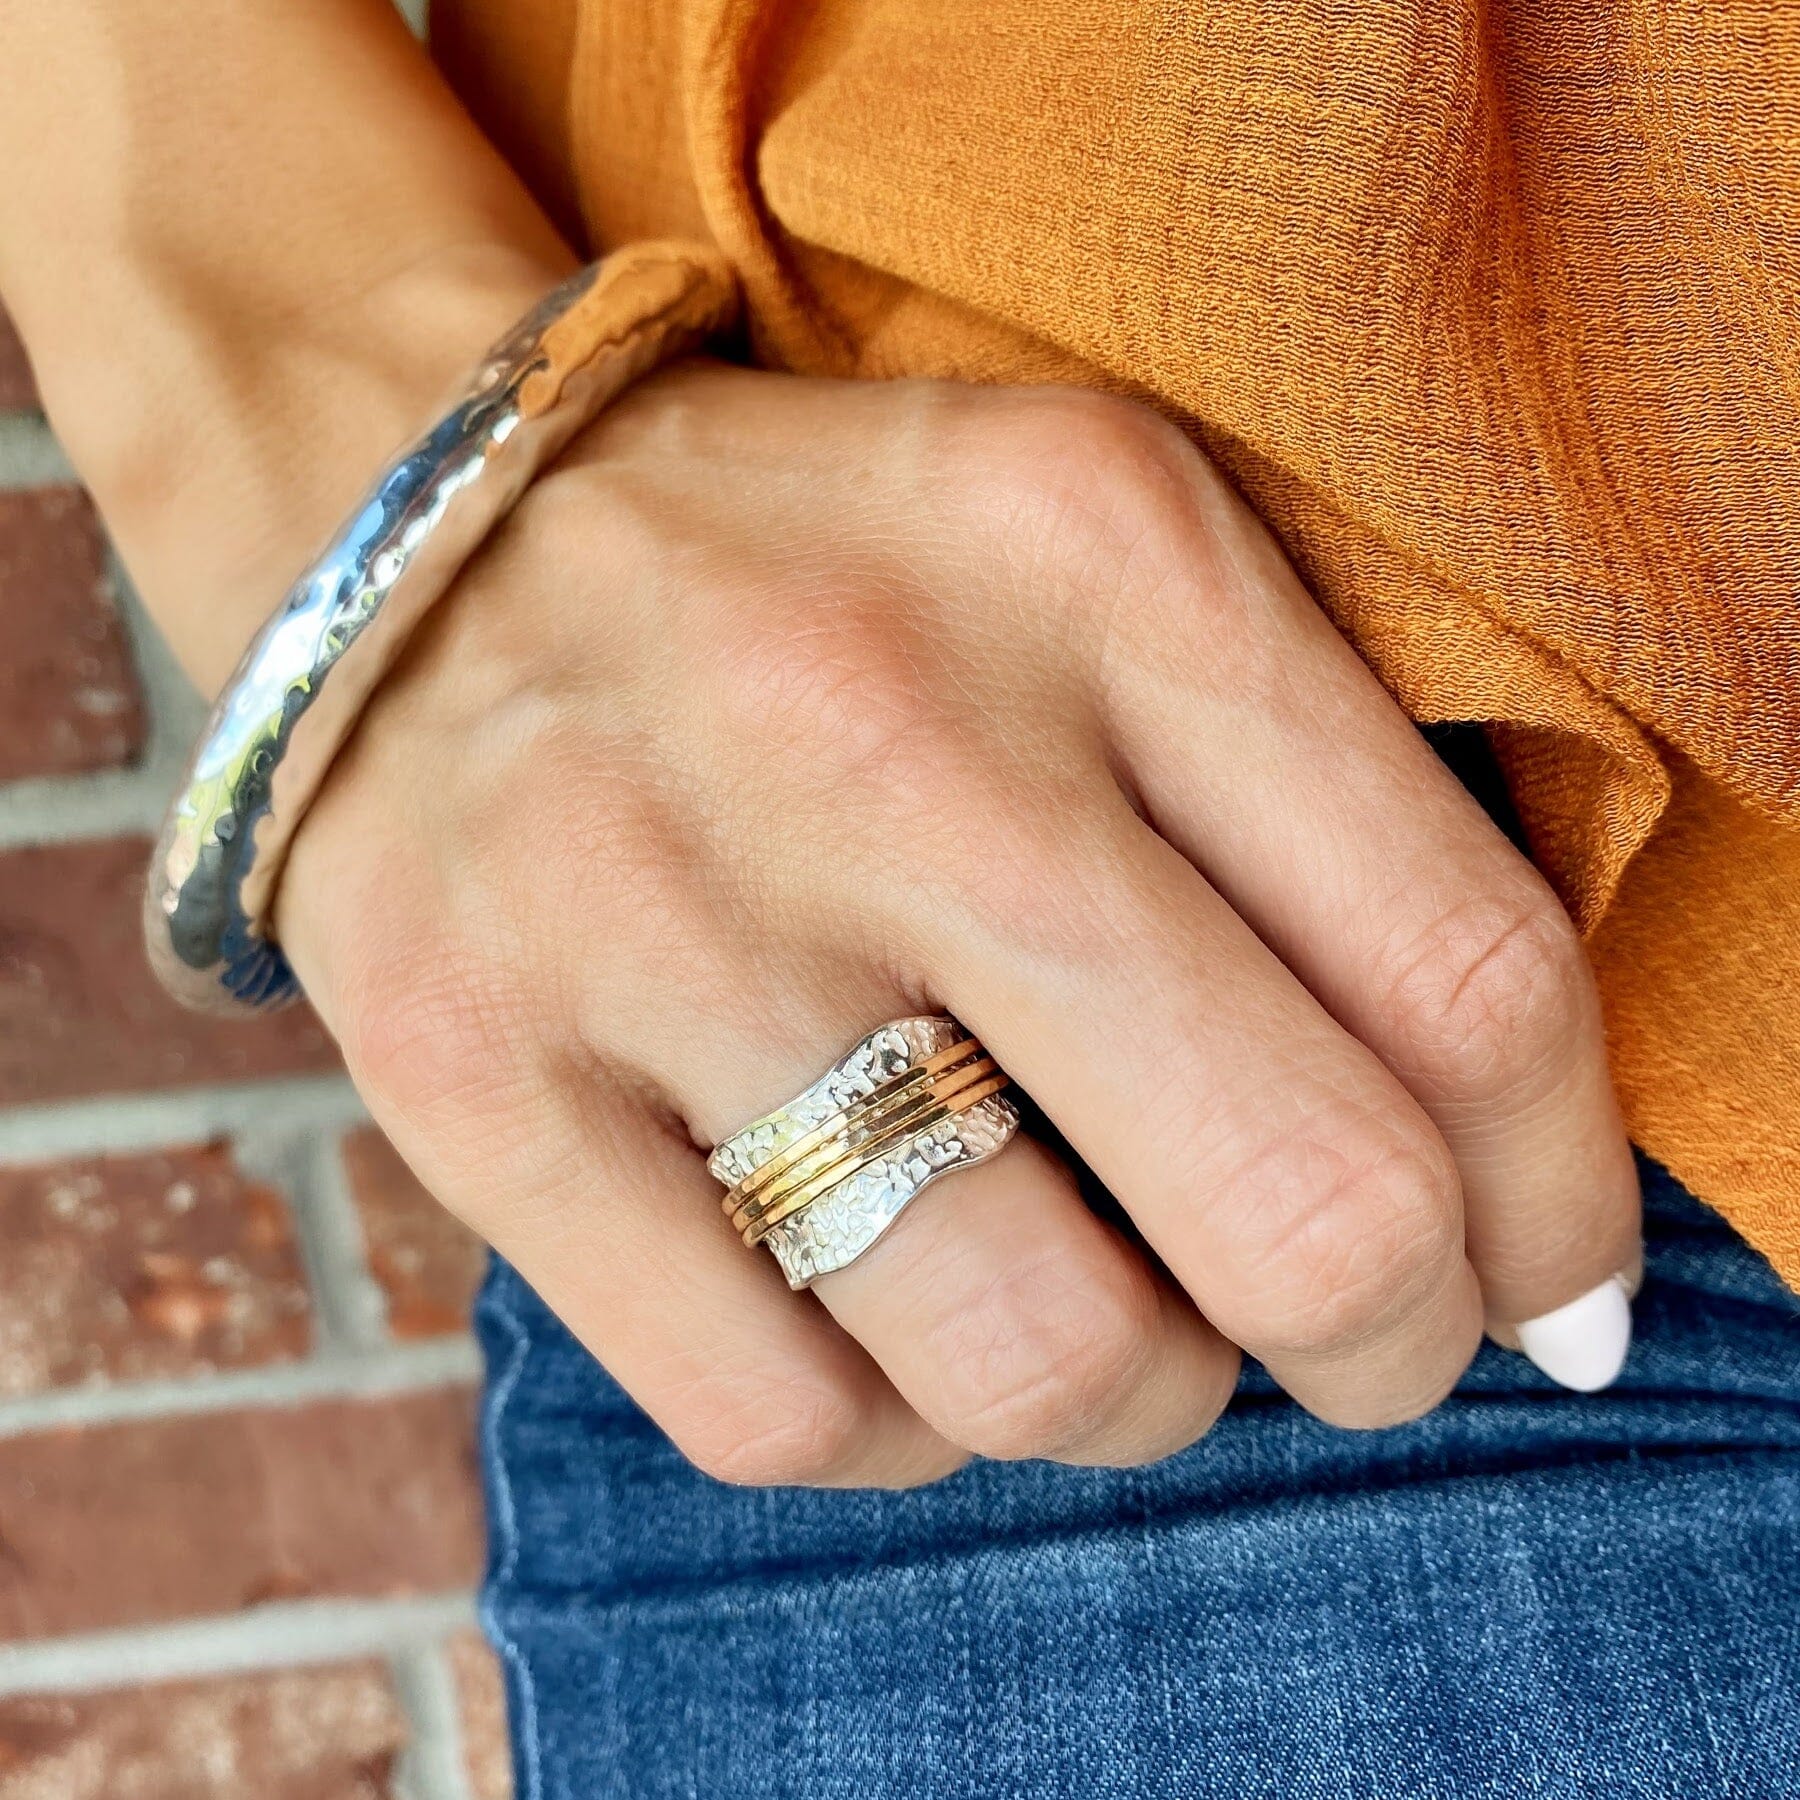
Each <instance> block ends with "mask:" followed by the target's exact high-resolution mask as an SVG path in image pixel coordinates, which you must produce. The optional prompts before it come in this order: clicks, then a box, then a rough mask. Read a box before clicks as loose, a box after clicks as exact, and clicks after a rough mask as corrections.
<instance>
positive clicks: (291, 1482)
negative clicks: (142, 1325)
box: [0, 1389, 482, 1643]
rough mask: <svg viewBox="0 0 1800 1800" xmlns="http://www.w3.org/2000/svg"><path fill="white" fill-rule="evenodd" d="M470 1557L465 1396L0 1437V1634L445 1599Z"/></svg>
mask: <svg viewBox="0 0 1800 1800" xmlns="http://www.w3.org/2000/svg"><path fill="white" fill-rule="evenodd" d="M481 1560H482V1532H481V1501H480V1494H479V1490H478V1487H477V1483H476V1478H475V1469H474V1455H473V1405H472V1398H471V1396H470V1395H469V1394H468V1393H467V1392H466V1391H463V1390H460V1389H456V1390H447V1391H437V1392H431V1393H423V1394H405V1395H396V1396H388V1397H384V1398H382V1399H378V1400H333V1401H323V1402H318V1403H315V1404H312V1405H308V1406H303V1407H296V1408H292V1409H286V1408H274V1409H269V1410H263V1411H248V1410H246V1411H241V1412H220V1413H202V1414H198V1415H190V1416H183V1417H173V1418H163V1419H155V1420H149V1421H139V1420H133V1421H131V1422H128V1423H123V1424H115V1425H104V1426H89V1427H87V1428H85V1429H81V1430H62V1431H46V1432H39V1433H33V1434H31V1435H28V1436H21V1437H15V1438H10V1439H6V1440H4V1441H0V1643H4V1642H8V1641H15V1640H18V1639H24V1638H40V1637H51V1636H57V1635H60V1634H62V1633H66V1632H73V1631H95V1630H101V1629H105V1628H107V1627H112V1626H124V1625H147V1624H151V1623H155V1622H157V1621H160V1620H170V1619H180V1618H188V1617H193V1616H199V1615H206V1614H217V1613H228V1612H234V1611H237V1610H240V1609H242V1608H244V1607H249V1606H255V1605H257V1604H258V1603H259V1602H262V1601H266V1600H296V1599H306V1598H312V1597H334V1596H352V1597H371V1596H384V1595H396V1594H412V1593H437V1592H448V1591H451V1590H455V1589H460V1588H466V1587H468V1586H470V1585H471V1584H472V1583H473V1581H474V1580H475V1577H476V1576H477V1574H478V1573H479V1571H480V1567H481Z"/></svg>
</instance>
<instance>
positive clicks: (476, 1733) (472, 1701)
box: [450, 1631, 513, 1800]
mask: <svg viewBox="0 0 1800 1800" xmlns="http://www.w3.org/2000/svg"><path fill="white" fill-rule="evenodd" d="M450 1670H451V1673H452V1674H453V1675H454V1676H455V1678H456V1698H457V1705H458V1708H459V1710H460V1712H461V1715H462V1737H463V1764H464V1767H465V1768H466V1769H467V1770H468V1775H469V1793H470V1795H471V1796H472V1800H513V1778H512V1748H511V1743H510V1740H509V1739H508V1737H507V1731H506V1688H505V1685H504V1684H503V1682H502V1681H501V1679H500V1662H499V1659H498V1658H497V1657H496V1656H495V1655H494V1653H493V1651H492V1650H491V1649H490V1648H489V1647H488V1644H487V1641H486V1640H485V1639H484V1638H482V1637H481V1636H479V1635H478V1634H477V1633H476V1632H473V1631H465V1632H462V1633H460V1634H459V1635H458V1636H457V1637H455V1638H454V1639H452V1641H451V1643H450Z"/></svg>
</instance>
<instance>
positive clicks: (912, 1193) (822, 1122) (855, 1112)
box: [706, 1014, 1019, 1288]
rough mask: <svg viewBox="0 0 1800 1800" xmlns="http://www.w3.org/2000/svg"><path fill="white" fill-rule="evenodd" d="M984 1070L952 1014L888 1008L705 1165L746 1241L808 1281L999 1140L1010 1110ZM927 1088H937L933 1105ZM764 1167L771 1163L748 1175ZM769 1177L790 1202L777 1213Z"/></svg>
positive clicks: (1014, 1114)
mask: <svg viewBox="0 0 1800 1800" xmlns="http://www.w3.org/2000/svg"><path fill="white" fill-rule="evenodd" d="M992 1069H993V1064H992V1062H991V1059H988V1058H986V1056H985V1053H984V1052H983V1051H982V1049H981V1046H980V1045H979V1044H977V1043H976V1042H975V1041H974V1039H972V1038H971V1037H970V1036H969V1034H968V1033H967V1032H966V1031H965V1030H964V1029H963V1027H962V1026H961V1025H959V1024H958V1023H957V1022H956V1020H954V1019H952V1018H949V1017H946V1016H944V1015H942V1014H939V1015H935V1016H932V1017H927V1018H918V1019H896V1020H894V1021H893V1022H892V1023H891V1024H887V1025H883V1026H882V1027H881V1028H880V1029H879V1030H877V1031H872V1032H871V1033H870V1034H869V1035H868V1036H867V1037H866V1038H864V1039H863V1040H862V1041H861V1042H860V1043H859V1044H857V1045H856V1046H855V1047H854V1048H853V1049H851V1050H850V1051H849V1052H848V1053H847V1054H846V1055H844V1056H843V1057H841V1058H840V1059H839V1060H838V1061H837V1062H835V1063H833V1064H832V1066H831V1067H830V1068H829V1069H828V1070H827V1071H826V1072H825V1073H824V1074H823V1075H822V1076H820V1077H819V1079H818V1080H817V1081H815V1082H814V1083H813V1084H812V1086H811V1087H809V1088H807V1089H806V1091H805V1092H804V1093H802V1094H800V1095H798V1096H796V1097H795V1098H794V1099H792V1100H790V1101H789V1102H788V1103H787V1104H786V1105H785V1106H780V1107H777V1108H776V1109H775V1110H774V1111H773V1112H771V1113H767V1114H765V1115H764V1116H763V1117H762V1118H760V1119H757V1120H755V1121H754V1122H753V1123H751V1124H749V1125H746V1126H745V1127H744V1128H743V1129H742V1130H741V1131H738V1132H735V1133H734V1134H733V1135H732V1136H731V1137H728V1138H727V1139H725V1141H724V1142H723V1143H721V1144H720V1145H719V1146H718V1147H717V1148H716V1149H715V1150H714V1151H713V1152H712V1155H711V1156H710V1157H709V1158H708V1160H707V1165H706V1166H707V1168H708V1169H709V1170H711V1172H712V1174H713V1176H714V1177H715V1178H716V1179H717V1180H718V1181H720V1182H722V1183H723V1184H724V1186H725V1188H726V1189H727V1193H726V1196H725V1200H724V1206H725V1210H726V1211H727V1212H728V1213H730V1214H731V1215H732V1217H733V1222H734V1223H736V1224H738V1226H739V1228H740V1229H741V1230H742V1231H743V1233H744V1238H745V1241H746V1242H747V1243H758V1242H760V1243H762V1244H764V1245H766V1246H767V1248H768V1249H770V1250H771V1251H773V1252H774V1255H775V1260H776V1261H777V1262H778V1263H779V1264H780V1265H781V1270H782V1273H783V1274H784V1275H786V1277H787V1281H788V1286H789V1287H791V1288H805V1287H810V1286H811V1285H812V1283H813V1282H814V1281H816V1280H817V1279H818V1278H819V1277H820V1276H821V1275H829V1274H831V1273H832V1272H833V1271H834V1270H837V1269H842V1268H846V1267H848V1266H849V1264H851V1263H853V1262H854V1261H855V1260H856V1259H857V1258H858V1257H859V1256H861V1255H862V1254H863V1253H864V1252H865V1251H866V1250H868V1249H869V1248H870V1247H871V1246H872V1245H874V1244H875V1243H876V1242H877V1241H878V1240H879V1239H880V1238H881V1236H882V1234H883V1233H884V1232H886V1231H887V1229H888V1228H889V1226H891V1225H892V1224H893V1223H894V1221H895V1220H896V1219H897V1218H899V1216H900V1214H901V1212H902V1211H903V1210H904V1209H905V1208H906V1207H907V1206H908V1205H909V1204H910V1203H911V1202H912V1200H913V1199H914V1198H916V1196H917V1195H918V1194H919V1193H920V1192H921V1191H922V1190H923V1189H924V1188H926V1187H927V1186H929V1185H930V1183H932V1182H933V1181H935V1180H937V1178H938V1177H939V1176H940V1175H947V1174H949V1173H951V1171H953V1170H955V1169H966V1168H970V1167H972V1166H973V1165H974V1164H976V1163H979V1162H983V1161H985V1160H986V1159H987V1158H988V1157H990V1156H993V1155H995V1154H996V1153H997V1152H998V1151H1000V1150H1002V1149H1004V1148H1005V1147H1006V1145H1007V1143H1008V1142H1009V1141H1010V1140H1011V1138H1012V1136H1013V1134H1014V1133H1015V1132H1016V1131H1017V1130H1018V1127H1019V1111H1018V1108H1017V1107H1016V1106H1014V1105H1013V1103H1012V1102H1011V1101H1010V1100H1008V1099H1006V1098H1005V1097H1004V1096H1003V1095H1002V1094H1001V1093H1000V1092H999V1091H998V1090H999V1088H1000V1087H1002V1086H1004V1085H1005V1082H1006V1077H1005V1076H1004V1075H1003V1074H998V1075H996V1074H992V1073H990V1071H992ZM940 1071H941V1072H940ZM933 1090H935V1091H936V1092H938V1093H941V1094H943V1095H944V1096H946V1098H944V1099H943V1100H942V1101H941V1102H939V1103H936V1104H934V1103H933V1101H932V1092H933ZM837 1169H843V1170H844V1171H845V1173H844V1174H843V1175H842V1176H840V1177H838V1178H836V1179H833V1175H834V1171H835V1170H837ZM765 1170H768V1171H776V1172H777V1173H776V1175H775V1177H774V1178H773V1179H768V1178H765V1179H764V1180H763V1181H762V1182H761V1183H760V1184H759V1180H758V1178H759V1176H762V1175H763V1172H764V1171H765ZM778 1188H781V1189H785V1191H786V1193H787V1194H788V1195H789V1197H790V1203H791V1201H792V1200H798V1202H799V1203H798V1205H796V1206H795V1208H794V1210H792V1211H788V1212H786V1213H785V1214H783V1213H782V1210H781V1206H780V1204H779V1203H778V1202H775V1201H774V1198H773V1197H774V1195H775V1192H776V1190H777V1189H778ZM815 1190H816V1191H815ZM771 1214H773V1215H776V1217H775V1222H774V1223H772V1224H770V1223H767V1222H766V1219H767V1218H768V1217H769V1216H770V1215H771Z"/></svg>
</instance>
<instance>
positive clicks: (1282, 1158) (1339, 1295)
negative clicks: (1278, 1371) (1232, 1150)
mask: <svg viewBox="0 0 1800 1800" xmlns="http://www.w3.org/2000/svg"><path fill="white" fill-rule="evenodd" d="M1359 1139H1360V1140H1361V1141H1359ZM1371 1140H1373V1141H1371ZM1241 1198H1242V1199H1243V1200H1244V1201H1245V1202H1246V1203H1247V1204H1248V1205H1249V1206H1250V1207H1253V1208H1254V1209H1255V1210H1256V1212H1257V1214H1258V1215H1259V1216H1261V1217H1262V1218H1264V1219H1265V1220H1266V1221H1267V1223H1268V1226H1269V1230H1268V1232H1267V1235H1266V1236H1265V1237H1264V1238H1263V1239H1262V1240H1261V1241H1260V1242H1259V1244H1258V1245H1257V1246H1256V1248H1255V1249H1254V1250H1253V1251H1252V1252H1251V1254H1250V1257H1249V1259H1248V1263H1249V1266H1248V1267H1247V1268H1246V1269H1245V1270H1244V1272H1243V1273H1244V1277H1245V1285H1244V1290H1243V1291H1244V1292H1245V1293H1246V1294H1252V1295H1255V1296H1257V1298H1256V1300H1255V1302H1254V1305H1255V1317H1254V1319H1253V1320H1252V1321H1250V1323H1249V1325H1248V1327H1247V1329H1248V1330H1249V1333H1250V1335H1251V1336H1252V1337H1253V1338H1254V1340H1255V1343H1254V1347H1255V1348H1256V1349H1257V1350H1258V1351H1259V1352H1262V1353H1274V1354H1286V1355H1292V1356H1306V1357H1321V1358H1329V1357H1333V1356H1337V1355H1341V1354H1343V1353H1344V1352H1346V1351H1349V1350H1352V1349H1354V1348H1355V1347H1356V1346H1357V1345H1359V1344H1361V1343H1363V1342H1365V1341H1367V1340H1368V1339H1370V1338H1372V1337H1374V1336H1376V1335H1378V1334H1379V1333H1380V1332H1381V1331H1382V1330H1383V1329H1384V1328H1386V1327H1387V1326H1389V1325H1391V1324H1392V1323H1394V1322H1395V1321H1397V1320H1398V1319H1400V1318H1402V1317H1404V1316H1405V1314H1406V1312H1407V1311H1408V1310H1409V1309H1410V1308H1411V1307H1413V1306H1415V1305H1417V1304H1419V1303H1420V1302H1421V1301H1423V1300H1425V1299H1426V1298H1428V1297H1429V1296H1430V1295H1431V1294H1432V1293H1434V1292H1435V1291H1436V1290H1437V1288H1438V1287H1439V1285H1440V1284H1441V1283H1442V1281H1443V1280H1444V1277H1445V1272H1446V1270H1447V1268H1448V1267H1449V1266H1450V1265H1451V1264H1452V1263H1453V1262H1454V1261H1455V1260H1456V1259H1457V1258H1458V1257H1459V1256H1460V1255H1461V1241H1462V1239H1461V1198H1460V1191H1459V1186H1458V1181H1457V1175H1456V1168H1455V1164H1454V1163H1453V1162H1452V1160H1451V1157H1450V1154H1449V1151H1448V1149H1447V1147H1446V1146H1445V1145H1444V1144H1443V1143H1442V1140H1440V1139H1439V1138H1438V1137H1437V1135H1436V1133H1435V1132H1433V1131H1432V1130H1431V1129H1430V1127H1429V1126H1428V1125H1426V1124H1424V1123H1423V1122H1421V1124H1420V1126H1419V1127H1418V1128H1417V1129H1416V1130H1414V1129H1407V1128H1404V1127H1396V1126H1394V1125H1392V1124H1389V1125H1387V1126H1385V1127H1384V1128H1383V1129H1382V1130H1380V1131H1378V1132H1374V1133H1371V1132H1370V1131H1369V1130H1368V1129H1367V1128H1366V1126H1365V1127H1364V1128H1362V1129H1361V1130H1360V1131H1350V1132H1345V1133H1340V1134H1337V1135H1336V1136H1335V1137H1334V1138H1321V1137H1309V1138H1301V1139H1295V1140H1289V1141H1288V1142H1286V1143H1284V1144H1281V1145H1278V1146H1276V1147H1274V1148H1273V1149H1272V1150H1271V1151H1270V1152H1268V1153H1267V1154H1266V1156H1265V1158H1264V1160H1263V1162H1262V1165H1261V1167H1260V1168H1259V1169H1258V1170H1257V1171H1256V1176H1255V1179H1254V1180H1253V1181H1252V1182H1251V1183H1250V1184H1248V1189H1247V1191H1245V1192H1244V1193H1243V1194H1242V1195H1241Z"/></svg>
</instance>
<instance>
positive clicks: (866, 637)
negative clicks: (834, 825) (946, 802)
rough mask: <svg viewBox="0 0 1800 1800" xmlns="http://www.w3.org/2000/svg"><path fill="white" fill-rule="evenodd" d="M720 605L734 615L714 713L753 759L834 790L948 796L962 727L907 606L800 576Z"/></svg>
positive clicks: (717, 670) (720, 656)
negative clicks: (953, 741) (950, 764)
mask: <svg viewBox="0 0 1800 1800" xmlns="http://www.w3.org/2000/svg"><path fill="white" fill-rule="evenodd" d="M719 610H720V611H721V612H728V613H729V614H730V616H731V617H732V620H733V623H732V626H731V628H730V630H729V631H726V632H724V633H722V634H721V637H720V639H719V642H718V649H717V659H716V663H715V666H714V667H713V669H712V671H711V682H712V687H713V690H714V691H713V694H712V696H711V698H712V699H713V700H714V701H715V703H716V705H715V716H716V717H718V718H719V719H721V720H723V721H724V722H725V726H726V729H727V730H728V732H729V734H730V736H731V738H732V739H733V741H734V742H735V743H736V744H738V745H739V746H740V747H741V748H742V749H743V750H744V752H745V753H746V754H747V755H748V756H749V757H750V758H752V759H753V760H754V762H756V763H757V764H759V765H762V766H773V767H776V768H778V769H779V770H780V771H781V772H782V778H783V780H784V781H794V780H797V779H798V780H804V781H806V782H807V783H808V784H809V785H810V786H811V787H814V788H816V789H818V790H819V791H820V792H822V793H827V794H829V793H832V792H836V791H839V790H842V789H846V788H848V789H850V790H852V791H854V792H856V793H858V794H864V793H866V792H867V791H868V789H869V788H870V787H871V786H878V787H879V788H880V790H881V792H882V794H883V795H884V796H886V797H888V798H889V799H890V800H903V799H904V797H905V796H906V795H908V794H916V795H917V796H918V797H919V798H920V799H921V801H925V800H927V799H929V797H931V796H933V795H941V792H942V784H943V780H944V776H943V772H942V765H941V762H940V761H939V759H938V753H939V751H940V750H941V749H942V747H943V741H944V739H945V737H946V735H948V734H951V733H953V731H954V729H955V727H954V724H953V721H952V718H951V716H950V714H949V712H948V711H947V709H946V706H945V703H944V700H943V698H942V696H941V695H940V694H939V693H937V692H934V690H933V686H932V684H931V682H930V681H929V680H928V678H927V674H926V657H927V654H928V653H927V651H926V650H925V648H924V646H923V645H922V643H920V642H918V641H916V635H915V633H914V632H913V631H912V630H911V629H910V627H909V625H908V624H907V622H906V620H905V617H904V613H905V607H904V605H903V604H895V605H889V604H885V603H883V604H878V603H877V600H876V597H875V596H873V595H870V594H866V593H862V592H859V591H855V590H853V589H851V588H847V587H844V586H841V585H833V584H825V585H822V586H821V585H816V584H815V585H810V586H809V585H808V584H807V583H806V582H805V581H804V580H802V579H800V578H798V577H796V578H794V579H791V580H788V581H785V582H784V583H782V584H781V585H780V587H779V591H776V590H775V589H774V588H769V589H761V590H759V591H758V593H757V594H756V595H755V596H754V597H753V598H752V599H751V600H750V601H748V602H746V603H742V604H738V605H736V606H733V607H729V608H722V609H719ZM797 751H798V752H799V754H798V755H796V752H797Z"/></svg>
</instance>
